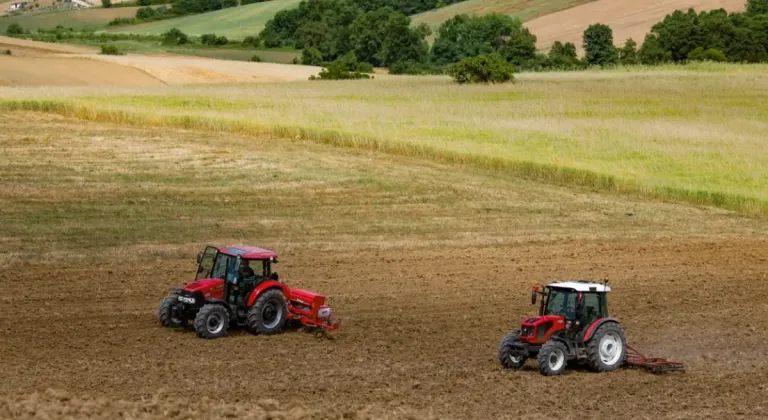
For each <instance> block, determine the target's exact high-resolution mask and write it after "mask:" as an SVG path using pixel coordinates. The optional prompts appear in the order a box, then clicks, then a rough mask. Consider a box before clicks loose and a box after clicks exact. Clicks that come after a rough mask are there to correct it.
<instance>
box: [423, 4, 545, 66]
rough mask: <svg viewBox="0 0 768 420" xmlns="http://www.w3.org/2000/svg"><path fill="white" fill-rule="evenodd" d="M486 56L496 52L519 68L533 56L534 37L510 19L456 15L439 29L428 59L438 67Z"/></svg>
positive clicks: (492, 15) (504, 17)
mask: <svg viewBox="0 0 768 420" xmlns="http://www.w3.org/2000/svg"><path fill="white" fill-rule="evenodd" d="M490 53H498V54H499V55H501V56H502V57H503V58H504V59H505V60H507V61H509V62H511V63H514V64H516V65H522V64H523V63H525V62H526V61H529V60H532V59H533V58H534V56H535V53H536V36H535V35H533V34H531V32H530V31H529V30H528V29H527V28H524V27H523V25H522V23H521V22H520V20H518V19H515V18H512V17H510V16H505V15H500V14H490V15H485V16H478V17H470V16H467V15H458V16H454V17H453V18H451V19H449V20H448V21H446V22H445V23H443V24H442V25H441V26H440V28H439V30H438V33H437V39H436V40H435V43H434V45H433V46H432V53H431V59H432V62H433V63H435V64H437V65H442V64H448V63H456V62H459V61H461V60H463V59H465V58H467V57H475V56H478V55H481V54H490Z"/></svg>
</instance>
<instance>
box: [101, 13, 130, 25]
mask: <svg viewBox="0 0 768 420" xmlns="http://www.w3.org/2000/svg"><path fill="white" fill-rule="evenodd" d="M137 13H138V12H137ZM134 23H136V19H135V18H114V19H112V20H111V21H110V22H109V23H108V24H107V26H123V25H133V24H134Z"/></svg>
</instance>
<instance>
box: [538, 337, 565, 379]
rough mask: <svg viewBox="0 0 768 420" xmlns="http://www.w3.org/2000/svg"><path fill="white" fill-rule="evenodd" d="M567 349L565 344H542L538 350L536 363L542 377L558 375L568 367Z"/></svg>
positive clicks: (553, 342) (557, 342)
mask: <svg viewBox="0 0 768 420" xmlns="http://www.w3.org/2000/svg"><path fill="white" fill-rule="evenodd" d="M567 353H568V349H566V348H565V344H563V343H561V342H559V341H555V340H550V341H547V342H546V343H544V345H543V346H541V350H539V354H538V356H537V357H536V361H537V362H538V363H539V373H541V374H542V375H544V376H555V375H560V374H562V373H563V372H564V371H565V367H566V366H567V365H568V358H567V356H566V355H567Z"/></svg>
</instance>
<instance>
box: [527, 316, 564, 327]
mask: <svg viewBox="0 0 768 420" xmlns="http://www.w3.org/2000/svg"><path fill="white" fill-rule="evenodd" d="M558 320H560V321H565V317H564V316H562V315H540V316H535V317H533V318H528V319H526V320H525V321H523V325H526V326H534V325H539V324H543V323H545V322H549V321H552V322H556V321H558Z"/></svg>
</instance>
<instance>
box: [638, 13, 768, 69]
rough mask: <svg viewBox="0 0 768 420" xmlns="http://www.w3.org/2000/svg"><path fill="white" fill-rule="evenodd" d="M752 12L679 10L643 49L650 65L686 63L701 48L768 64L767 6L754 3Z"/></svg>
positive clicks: (733, 58) (647, 39) (657, 27)
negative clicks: (765, 11)
mask: <svg viewBox="0 0 768 420" xmlns="http://www.w3.org/2000/svg"><path fill="white" fill-rule="evenodd" d="M751 3H753V4H754V5H753V6H751V10H752V12H750V13H731V14H728V12H726V11H725V10H723V9H717V10H712V11H709V12H700V13H698V14H697V13H696V12H695V11H694V10H693V9H690V10H688V11H687V12H683V11H681V10H677V11H675V12H674V13H672V14H670V15H667V16H666V17H665V18H664V20H663V21H661V22H659V23H657V24H656V25H654V26H653V28H652V30H651V32H650V33H648V35H646V37H645V41H644V42H643V46H642V47H641V48H640V51H639V56H640V60H641V61H642V62H643V63H646V64H655V63H660V62H666V61H674V62H684V61H687V60H688V56H689V55H690V54H691V53H692V52H693V51H694V50H697V49H698V48H701V50H700V51H708V50H713V49H714V50H719V51H720V52H722V53H723V54H724V56H725V57H726V59H727V60H728V61H733V62H759V61H766V60H768V14H766V13H759V11H760V10H762V9H761V7H762V4H763V3H764V2H758V1H754V2H751Z"/></svg>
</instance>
